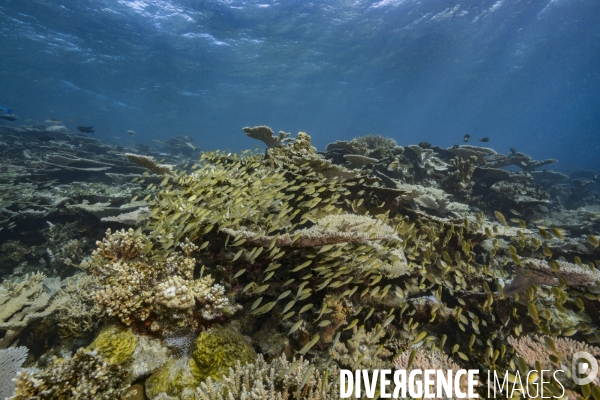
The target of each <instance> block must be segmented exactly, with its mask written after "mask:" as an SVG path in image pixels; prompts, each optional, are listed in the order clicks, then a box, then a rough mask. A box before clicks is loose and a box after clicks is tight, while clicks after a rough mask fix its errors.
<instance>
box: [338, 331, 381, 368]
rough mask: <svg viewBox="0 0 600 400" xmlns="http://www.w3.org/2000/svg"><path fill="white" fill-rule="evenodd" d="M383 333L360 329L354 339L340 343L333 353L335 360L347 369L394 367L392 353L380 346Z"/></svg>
mask: <svg viewBox="0 0 600 400" xmlns="http://www.w3.org/2000/svg"><path fill="white" fill-rule="evenodd" d="M383 335H384V333H383V331H381V330H378V329H373V330H371V331H369V332H365V330H364V329H362V328H361V329H359V330H358V331H357V332H356V333H355V334H354V336H353V337H352V338H350V339H348V340H346V341H345V342H341V341H340V342H338V343H337V344H336V347H335V348H334V349H333V351H332V355H333V359H334V360H336V361H337V362H338V363H339V364H340V365H342V366H344V367H345V368H351V369H369V370H372V369H386V368H390V367H391V366H392V362H391V357H392V353H391V352H390V351H389V350H388V349H384V348H383V346H381V345H380V344H379V341H380V340H381V337H382V336H383Z"/></svg>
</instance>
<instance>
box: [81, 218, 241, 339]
mask: <svg viewBox="0 0 600 400" xmlns="http://www.w3.org/2000/svg"><path fill="white" fill-rule="evenodd" d="M144 240H145V239H144V238H143V237H142V236H140V235H136V234H135V232H134V231H133V230H132V229H130V230H129V231H125V230H122V231H117V232H115V233H112V232H111V231H110V230H108V231H107V233H106V238H105V239H104V240H103V241H102V242H98V249H97V250H95V251H94V253H93V255H92V257H91V259H90V260H88V261H87V262H86V263H85V265H84V266H85V268H86V269H88V270H89V271H90V272H92V273H94V274H95V275H96V276H98V280H99V284H100V285H99V287H98V289H97V290H95V293H94V298H95V300H96V303H97V304H98V306H99V307H100V308H101V309H103V310H106V312H107V314H108V315H110V316H116V317H118V318H119V319H120V320H121V321H122V322H123V323H125V324H126V325H130V324H132V323H133V322H135V321H137V322H143V321H147V320H148V318H150V317H151V316H152V317H153V318H154V321H153V329H154V330H157V329H160V327H161V325H160V324H161V321H158V320H165V319H166V320H168V319H169V318H172V317H173V318H175V317H176V318H182V319H183V320H186V321H188V322H189V323H190V324H191V326H196V327H197V325H198V321H197V320H196V319H195V317H194V313H193V311H195V310H196V308H197V301H198V305H199V311H200V314H201V315H202V316H203V318H204V319H206V320H213V319H216V318H218V317H223V316H230V315H232V314H233V313H235V311H237V310H238V309H239V307H238V306H236V305H234V304H231V303H230V301H229V299H228V298H227V297H226V296H225V290H224V288H223V287H222V286H220V285H213V283H214V280H212V278H211V277H210V276H206V277H204V278H200V279H198V280H194V279H193V274H194V268H195V265H196V260H195V259H194V258H191V257H189V256H185V255H184V254H182V253H180V252H172V253H171V254H170V255H169V256H168V257H166V258H165V259H164V260H163V259H159V260H151V259H149V258H148V257H147V256H146V255H144V254H141V253H142V249H143V248H142V246H143V244H144ZM186 243H187V244H184V246H183V248H185V249H186V251H188V253H191V252H193V251H194V248H195V247H196V246H195V245H193V243H189V241H188V242H186ZM169 309H170V310H171V311H168V310H169ZM178 310H180V311H182V312H183V313H178V312H177V311H178ZM173 311H175V313H173ZM157 318H158V320H157ZM163 322H164V321H163Z"/></svg>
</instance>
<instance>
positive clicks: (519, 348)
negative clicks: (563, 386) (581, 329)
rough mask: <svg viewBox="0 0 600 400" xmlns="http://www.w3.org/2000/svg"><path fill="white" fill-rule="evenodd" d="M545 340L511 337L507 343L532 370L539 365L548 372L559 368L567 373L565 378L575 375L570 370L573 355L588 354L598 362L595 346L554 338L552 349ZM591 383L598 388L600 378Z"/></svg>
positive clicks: (530, 337)
mask: <svg viewBox="0 0 600 400" xmlns="http://www.w3.org/2000/svg"><path fill="white" fill-rule="evenodd" d="M547 339H550V338H549V337H545V336H541V335H531V336H521V337H519V338H516V337H514V336H511V337H509V338H508V343H509V344H510V345H511V346H512V347H514V349H515V351H516V352H517V354H518V355H519V356H521V357H523V359H524V360H525V363H526V364H527V365H528V366H529V367H531V368H532V369H536V368H538V367H539V366H540V365H541V367H542V368H543V369H550V370H554V369H556V368H559V367H560V368H561V369H563V370H564V371H566V372H567V376H570V374H573V373H575V371H572V370H571V368H572V366H573V355H574V354H575V353H577V352H580V351H581V352H586V353H589V354H590V355H592V357H595V358H596V359H597V360H600V348H598V347H596V346H591V345H589V344H588V343H585V342H578V341H576V340H573V339H569V338H555V339H551V340H552V342H553V343H554V349H552V348H549V346H548V345H547V344H546V340H547ZM549 350H550V351H551V353H552V354H554V355H555V356H556V357H557V358H555V359H554V361H553V358H552V357H548V356H547V355H548V352H549ZM555 361H556V362H555ZM593 383H594V384H595V385H596V386H600V377H596V379H595V380H594V381H593Z"/></svg>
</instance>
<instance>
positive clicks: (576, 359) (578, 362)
mask: <svg viewBox="0 0 600 400" xmlns="http://www.w3.org/2000/svg"><path fill="white" fill-rule="evenodd" d="M582 359H584V360H585V362H584V361H583V360H582ZM571 372H572V373H573V374H572V375H573V382H575V384H576V385H587V384H588V383H590V382H592V381H593V380H594V379H596V376H598V361H596V359H595V358H594V357H593V356H592V355H591V354H590V353H588V352H586V351H578V352H577V353H575V354H573V362H572V365H571ZM585 374H587V376H586V377H585V378H580V376H584V375H585Z"/></svg>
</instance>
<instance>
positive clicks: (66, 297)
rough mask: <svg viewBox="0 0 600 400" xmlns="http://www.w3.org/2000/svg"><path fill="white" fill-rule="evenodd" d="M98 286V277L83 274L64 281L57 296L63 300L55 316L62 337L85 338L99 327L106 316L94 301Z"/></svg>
mask: <svg viewBox="0 0 600 400" xmlns="http://www.w3.org/2000/svg"><path fill="white" fill-rule="evenodd" d="M98 284H99V282H98V279H97V278H96V277H94V276H93V275H87V274H83V273H79V274H76V275H73V276H71V277H69V278H67V279H65V280H64V281H63V285H62V287H61V289H60V290H59V291H58V293H57V294H56V297H57V298H59V299H62V300H61V301H60V305H59V306H58V307H57V308H56V312H55V313H54V315H53V319H54V320H55V321H56V324H57V326H58V328H59V329H58V333H59V334H60V336H61V337H63V338H67V337H84V336H86V335H88V334H89V333H91V332H93V331H94V330H95V329H96V328H97V327H98V323H99V321H101V320H102V317H103V316H104V312H103V311H102V310H101V309H100V307H98V305H97V304H96V302H95V300H94V291H95V290H96V288H97V286H98Z"/></svg>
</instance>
